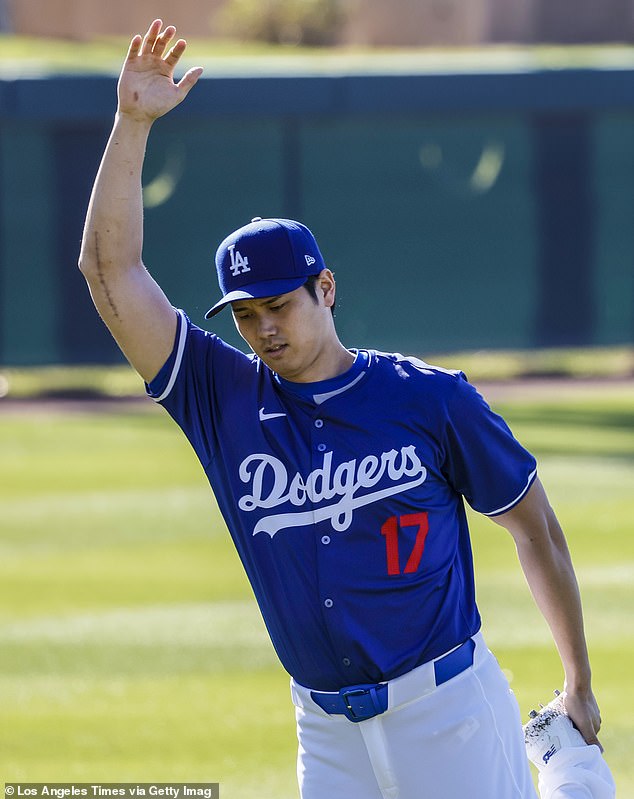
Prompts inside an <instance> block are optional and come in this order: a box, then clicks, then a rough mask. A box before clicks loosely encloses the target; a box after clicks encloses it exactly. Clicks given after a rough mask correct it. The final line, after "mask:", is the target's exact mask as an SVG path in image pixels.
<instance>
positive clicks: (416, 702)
mask: <svg viewBox="0 0 634 799" xmlns="http://www.w3.org/2000/svg"><path fill="white" fill-rule="evenodd" d="M474 640H475V642H476V647H475V651H474V663H473V666H472V667H470V668H468V669H466V670H465V671H463V672H462V673H461V674H458V675H457V676H456V677H454V678H453V679H451V680H449V681H448V682H446V683H443V684H442V685H440V686H439V687H436V685H435V680H434V670H433V664H432V663H426V664H424V665H423V666H420V667H418V668H417V669H414V670H413V671H411V672H409V673H408V674H405V675H403V676H402V677H399V678H397V679H396V680H392V681H391V682H390V683H389V694H388V696H389V700H388V709H387V711H386V712H385V713H383V714H381V715H378V716H375V717H374V718H371V719H367V720H366V721H361V722H359V723H354V722H351V721H349V720H348V719H346V718H345V717H344V716H340V715H328V714H327V713H326V712H325V711H323V710H322V709H321V708H320V707H318V706H317V705H316V704H315V702H314V701H313V700H312V699H311V697H310V690H309V689H307V688H304V687H303V686H300V685H298V684H297V683H296V682H295V681H291V695H292V698H293V703H294V704H295V707H296V718H297V734H298V740H299V751H298V767H297V771H298V780H299V786H300V794H301V797H302V799H324V797H328V799H466V797H469V799H536V796H537V795H536V793H535V790H534V787H533V782H532V778H531V774H530V769H529V765H528V760H527V757H526V750H525V747H524V736H523V732H522V724H521V719H520V712H519V708H518V706H517V702H516V700H515V697H514V695H513V693H512V692H511V690H510V688H509V684H508V682H507V680H506V678H505V677H504V675H503V674H502V671H501V669H500V667H499V666H498V663H497V661H496V660H495V658H494V657H493V655H492V654H491V653H490V652H489V650H488V649H487V647H486V645H485V643H484V641H483V639H482V636H481V635H480V634H478V635H476V636H475V637H474Z"/></svg>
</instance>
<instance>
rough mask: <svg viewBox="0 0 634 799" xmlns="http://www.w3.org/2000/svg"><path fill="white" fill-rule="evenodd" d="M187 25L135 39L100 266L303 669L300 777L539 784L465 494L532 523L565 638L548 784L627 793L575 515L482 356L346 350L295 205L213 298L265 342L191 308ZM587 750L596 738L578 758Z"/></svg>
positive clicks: (541, 587) (526, 526) (399, 783)
mask: <svg viewBox="0 0 634 799" xmlns="http://www.w3.org/2000/svg"><path fill="white" fill-rule="evenodd" d="M174 34H175V29H174V28H173V27H172V26H168V27H165V28H163V26H162V23H161V21H160V20H156V21H155V22H154V23H152V25H151V26H150V27H149V29H148V31H147V33H146V34H145V36H140V35H137V36H135V37H134V38H133V39H132V42H131V45H130V49H129V52H128V56H127V59H126V61H125V64H124V67H123V70H122V73H121V77H120V80H119V88H118V99H119V103H118V109H117V115H116V119H115V123H114V127H113V131H112V134H111V137H110V139H109V142H108V144H107V147H106V151H105V154H104V157H103V160H102V163H101V166H100V169H99V173H98V175H97V179H96V182H95V186H94V189H93V194H92V198H91V201H90V206H89V210H88V216H87V220H86V227H85V230H84V237H83V243H82V253H81V259H80V267H81V269H82V271H83V273H84V275H85V277H86V279H87V280H88V283H89V286H90V290H91V293H92V297H93V299H94V302H95V305H96V307H97V309H98V311H99V313H100V314H101V316H102V318H103V319H104V321H105V322H106V324H107V325H108V327H109V328H110V330H111V332H112V334H113V336H114V337H115V339H116V340H117V342H118V343H119V345H120V347H121V349H122V350H123V352H124V353H125V355H126V356H127V358H128V360H129V361H130V363H131V364H132V365H133V366H134V368H135V369H136V370H137V371H138V372H139V374H140V375H141V376H142V378H143V379H144V380H145V381H146V384H147V390H148V393H149V394H150V396H152V397H153V398H154V399H155V400H156V401H157V402H159V403H160V404H161V405H163V406H164V407H165V409H166V410H167V411H168V413H169V414H170V415H171V416H172V417H173V418H174V419H175V420H176V422H177V423H178V424H179V425H180V426H181V428H182V429H183V431H184V433H185V434H186V436H187V437H188V439H189V441H190V442H191V445H192V446H193V448H194V450H195V452H196V454H197V455H198V458H199V459H200V461H201V464H202V466H203V468H204V470H205V472H206V474H207V476H208V478H209V481H210V484H211V486H212V488H213V490H214V493H215V495H216V498H217V501H218V504H219V506H220V509H221V511H222V514H223V517H224V519H225V521H226V523H227V527H228V529H229V531H230V533H231V536H232V538H233V541H234V543H235V546H236V548H237V551H238V553H239V555H240V558H241V560H242V563H243V565H244V568H245V570H246V573H247V575H248V577H249V580H250V582H251V585H252V587H253V590H254V593H255V596H256V598H257V601H258V604H259V607H260V609H261V612H262V615H263V617H264V621H265V623H266V626H267V629H268V632H269V634H270V637H271V640H272V642H273V645H274V647H275V649H276V652H277V654H278V655H279V658H280V660H281V662H282V664H283V665H284V667H285V668H286V670H287V671H288V672H289V674H290V675H291V694H292V700H293V702H294V704H295V707H296V718H297V733H298V740H299V753H298V779H299V785H300V792H301V796H302V797H303V799H323V797H324V796H328V797H330V799H397V797H398V799H426V798H429V799H456V797H462V796H470V797H472V799H492V798H495V799H528V797H534V796H535V793H534V789H533V786H532V781H531V775H530V771H529V765H528V760H527V757H526V749H525V742H524V735H523V733H522V726H521V721H520V717H519V712H518V708H517V704H516V702H515V700H514V697H513V695H512V693H511V691H510V690H509V686H508V683H507V681H506V680H505V678H504V676H503V674H502V672H501V670H500V668H499V666H498V664H497V662H496V660H495V658H494V657H493V655H492V654H491V653H490V652H489V650H488V649H487V646H486V644H485V642H484V640H483V637H482V634H481V632H480V616H479V613H478V609H477V606H476V602H475V592H474V579H473V564H472V555H471V546H470V540H469V531H468V528H467V521H466V515H465V509H464V500H466V501H467V502H468V503H469V504H470V505H471V506H472V507H473V508H474V509H475V510H477V511H480V512H481V513H483V514H486V515H488V516H491V517H492V518H493V519H494V520H495V521H497V522H498V523H499V524H500V525H502V527H504V528H506V529H507V530H508V531H509V532H510V534H511V535H512V536H513V538H514V540H515V543H516V545H517V550H518V554H519V559H520V562H521V565H522V568H523V570H524V573H525V575H526V577H527V580H528V582H529V585H530V587H531V590H532V592H533V594H534V596H535V599H536V601H537V604H538V605H539V607H540V609H541V611H542V613H543V614H544V616H545V618H546V619H547V621H548V623H549V625H550V628H551V630H552V633H553V637H554V640H555V643H556V645H557V648H558V650H559V653H560V655H561V660H562V664H563V668H564V673H565V689H564V693H563V694H562V696H561V698H560V699H559V702H560V706H559V707H558V708H557V709H554V708H551V707H550V706H549V708H548V713H549V715H548V714H547V715H544V713H545V711H544V713H542V714H540V715H539V716H538V717H537V718H538V719H539V723H540V725H541V727H540V729H539V730H537V722H536V720H535V719H533V721H532V722H531V724H532V725H533V726H532V727H531V728H530V730H529V729H528V728H527V730H526V732H525V735H526V737H527V740H528V739H530V740H531V741H532V742H533V744H532V748H531V750H530V751H531V752H532V754H533V756H534V758H536V759H537V761H538V762H541V766H543V772H542V773H543V774H544V775H545V776H544V780H545V787H544V788H543V791H546V792H550V793H548V794H547V795H548V797H549V799H555V798H556V799H563V797H568V798H569V799H580V798H581V797H593V798H594V799H604V797H610V796H612V795H613V787H612V784H611V777H610V776H609V772H607V774H606V772H605V771H604V772H602V774H603V776H602V775H601V773H600V772H601V769H602V768H603V767H604V761H603V760H602V758H601V750H600V744H599V742H598V740H597V732H598V730H599V726H600V717H599V710H598V707H597V703H596V701H595V698H594V695H593V692H592V688H591V679H590V666H589V662H588V655H587V650H586V642H585V638H584V632H583V622H582V612H581V603H580V599H579V592H578V588H577V583H576V580H575V575H574V572H573V568H572V564H571V561H570V557H569V554H568V550H567V547H566V543H565V539H564V535H563V533H562V531H561V528H560V526H559V524H558V523H557V520H556V518H555V515H554V513H553V511H552V509H551V508H550V506H549V504H548V501H547V499H546V495H545V493H544V489H543V488H542V485H541V483H540V481H539V479H538V477H537V471H536V463H535V459H534V458H533V456H532V455H531V454H530V453H529V452H527V451H526V450H525V449H524V448H523V447H522V446H521V445H520V444H519V443H518V442H517V441H516V439H515V438H514V437H513V435H512V434H511V432H510V430H509V429H508V427H507V426H506V424H505V423H504V421H503V420H502V419H501V418H500V417H498V416H496V415H495V414H494V413H492V411H491V410H490V409H489V407H488V406H487V405H486V403H485V402H484V400H483V399H482V398H481V397H480V396H479V394H478V393H477V392H476V391H475V390H474V389H473V388H472V387H471V386H470V385H469V383H468V382H467V380H466V379H465V377H464V375H462V373H460V372H450V371H446V370H443V369H440V368H436V367H433V366H429V365H428V364H426V363H424V362H422V361H420V360H417V359H415V358H408V357H404V356H402V355H398V354H384V353H379V352H373V351H368V350H364V349H348V348H346V347H344V345H343V344H342V343H341V341H340V340H339V338H338V336H337V333H336V329H335V325H334V319H333V314H332V310H333V308H334V304H335V296H336V285H335V280H334V277H333V274H332V272H331V271H330V270H329V269H328V267H327V266H326V264H325V262H324V259H323V257H322V254H321V252H320V250H319V248H318V246H317V243H316V241H315V239H314V237H313V235H312V233H311V232H310V231H309V230H308V228H306V227H305V226H304V225H302V224H300V223H299V222H296V221H293V220H288V219H277V218H276V219H260V218H255V219H253V220H252V221H251V222H248V223H247V224H246V225H244V226H243V227H241V228H240V229H238V230H236V231H234V232H233V233H231V234H230V235H229V236H228V237H227V238H226V239H225V240H224V241H223V242H222V244H221V245H220V246H219V248H218V251H217V255H216V267H217V272H218V279H219V282H220V288H221V291H222V297H221V298H220V300H219V301H218V302H216V303H215V304H214V305H213V307H212V308H211V309H210V310H209V312H208V313H207V317H208V318H211V317H213V316H214V315H215V314H216V313H219V312H220V311H222V310H223V309H224V308H225V307H226V306H229V307H230V312H231V313H232V314H233V316H234V319H235V324H236V326H237V328H238V331H239V332H240V334H241V335H242V337H243V338H244V340H245V341H246V342H247V343H248V344H249V346H250V347H251V348H252V350H253V354H252V355H249V356H247V355H245V354H243V353H242V352H239V351H237V350H236V349H234V348H232V347H230V346H229V345H227V344H226V343H225V342H223V341H222V340H221V339H219V338H218V337H217V336H215V335H213V334H211V333H208V332H206V331H204V330H202V329H201V328H199V327H197V326H196V325H195V324H193V323H192V322H191V321H190V320H189V319H188V317H187V316H186V315H185V313H184V312H183V311H180V310H176V309H174V308H173V307H172V305H171V304H170V302H169V301H168V299H167V298H166V296H165V295H164V294H163V292H162V291H161V289H160V288H159V287H158V285H157V284H156V283H155V282H154V281H153V280H152V278H151V277H150V275H149V274H148V272H147V271H146V269H145V267H144V265H143V262H142V258H141V251H142V213H143V209H142V195H141V170H142V164H143V160H144V152H145V147H146V142H147V138H148V135H149V132H150V129H151V127H152V124H153V122H154V121H155V120H156V119H157V118H158V117H160V116H162V115H163V114H165V113H167V112H168V111H169V110H171V109H172V108H173V107H174V106H176V105H177V104H178V103H179V102H181V101H182V100H183V99H184V98H185V96H186V95H187V93H188V92H189V91H190V90H191V89H192V87H193V86H194V84H195V83H196V81H197V80H198V78H199V76H200V74H201V72H202V70H201V69H199V68H195V69H191V70H189V71H188V72H187V73H186V74H185V75H184V77H183V78H182V79H181V80H180V82H178V83H175V82H174V80H173V71H174V67H175V66H176V64H177V62H178V60H179V58H180V57H181V55H182V54H183V52H184V50H185V46H186V45H185V42H184V41H183V40H178V41H176V42H175V43H174V44H172V42H173V38H174ZM573 722H574V726H573ZM562 730H565V731H566V732H567V733H569V734H568V736H567V737H565V736H564V735H563V732H562ZM573 732H575V733H576V735H577V738H574V736H573V734H572V733H573ZM555 739H556V740H555ZM544 743H546V744H547V745H548V746H547V750H544V749H543V744H544ZM553 747H555V751H551V750H552V749H553ZM572 750H577V751H578V752H583V753H584V755H583V758H580V757H578V756H576V757H573V758H572V760H569V761H566V765H565V767H563V768H562V769H558V768H555V765H556V764H557V762H558V761H560V760H561V758H562V756H565V757H569V755H570V752H571V751H572ZM547 751H550V752H551V753H550V755H549V756H548V757H545V755H546V753H547ZM529 753H530V752H529ZM565 757H564V759H565ZM577 761H583V763H584V765H583V767H581V766H580V765H579V763H578V762H577ZM562 762H563V761H562ZM605 770H607V767H605ZM549 775H550V776H549ZM588 775H590V777H592V780H591V779H589V778H588ZM595 778H596V779H595ZM593 780H594V781H593ZM571 786H572V789H574V791H577V792H576V793H574V792H571ZM597 786H598V787H597ZM601 791H603V792H601Z"/></svg>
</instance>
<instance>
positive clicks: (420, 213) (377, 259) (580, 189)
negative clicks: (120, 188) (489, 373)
mask: <svg viewBox="0 0 634 799" xmlns="http://www.w3.org/2000/svg"><path fill="white" fill-rule="evenodd" d="M115 92H116V84H115V80H114V79H113V78H109V77H76V78H71V77H58V78H49V79H44V78H42V79H28V80H26V79H25V80H16V81H0V123H1V124H0V363H1V364H4V365H20V364H46V363H60V362H63V363H89V362H104V363H106V362H114V361H118V360H119V359H120V356H119V354H118V352H117V350H116V348H115V347H114V345H113V344H112V342H111V341H110V339H109V336H108V335H107V334H106V333H105V331H104V329H103V327H102V324H101V322H100V321H99V320H98V319H97V318H96V314H95V312H94V310H93V308H92V305H91V303H90V300H89V297H88V292H87V290H86V288H85V285H84V282H83V278H82V277H81V275H80V274H79V272H78V270H77V269H76V262H77V257H78V252H79V242H80V238H81V231H82V224H83V218H84V215H85V210H86V205H87V202H88V196H89V192H90V187H91V184H92V181H93V179H94V175H95V173H96V170H97V166H98V162H99V158H100V155H101V152H102V150H103V147H104V145H105V142H106V138H107V135H108V131H109V128H110V124H111V120H112V115H113V111H114V103H115ZM144 182H145V194H146V218H145V227H146V243H145V249H144V258H145V261H146V263H147V264H148V266H149V268H150V270H151V271H152V273H153V274H154V275H155V277H156V278H157V280H158V282H159V283H160V284H161V285H162V286H163V288H164V289H165V291H166V292H167V294H168V296H169V297H170V298H171V300H172V301H173V302H174V304H175V305H178V306H181V307H183V308H185V309H186V310H187V312H188V313H189V315H190V316H191V318H192V319H193V320H194V321H195V322H197V323H198V324H201V325H202V326H207V327H209V328H210V329H215V330H217V331H218V332H220V333H221V334H222V335H224V336H225V337H226V338H228V339H229V340H231V341H232V342H234V343H236V342H237V337H236V335H235V332H234V330H233V327H232V323H231V320H230V315H227V314H225V315H221V317H220V318H218V319H215V320H213V327H212V325H210V324H209V323H205V321H204V319H203V315H204V312H205V310H206V309H207V307H208V306H209V305H210V304H211V303H212V302H213V301H215V299H216V298H217V296H218V290H217V286H216V282H215V275H214V274H213V271H212V269H213V266H212V263H213V253H214V250H215V247H216V245H217V243H218V242H219V241H220V240H221V239H222V238H223V237H224V235H225V234H226V233H227V232H228V231H230V230H231V229H233V228H234V227H238V226H239V225H241V224H244V223H245V222H247V221H248V220H249V219H250V218H251V217H253V216H256V215H257V216H275V215H278V216H279V215H287V216H292V217H298V218H300V219H302V220H304V221H306V222H307V223H308V224H309V225H310V226H311V227H312V229H313V230H314V232H315V233H316V235H317V237H318V239H319V241H320V244H321V248H322V251H323V253H324V256H325V258H326V261H327V263H328V264H329V265H330V266H331V267H332V268H333V269H334V271H335V272H336V275H337V279H338V283H339V304H338V313H337V319H338V326H339V330H340V332H341V335H342V338H343V341H344V342H345V343H346V344H347V345H349V346H370V347H376V348H381V349H398V350H401V351H407V352H414V353H423V354H424V353H426V352H433V351H446V350H454V349H479V348H500V347H504V348H530V347H537V346H577V345H584V346H592V345H609V344H622V343H627V342H631V341H632V336H633V333H634V71H631V70H565V71H564V70H561V71H543V72H540V71H536V72H516V73H510V74H497V73H490V74H451V75H450V74H420V75H364V76H361V75H350V76H332V77H331V76H305V77H259V78H256V77H254V78H243V77H242V78H240V77H236V78H230V77H223V78H216V79H203V80H201V82H200V83H199V85H198V86H197V87H196V88H195V89H194V91H193V92H192V94H191V95H190V96H189V98H188V99H187V101H186V103H185V104H183V105H182V106H180V107H179V108H178V109H176V111H174V112H173V113H172V115H170V116H169V117H167V118H165V119H164V120H161V121H160V122H159V123H158V124H157V125H156V127H155V129H154V131H153V134H152V138H151V142H150V147H149V151H148V157H147V162H146V170H145V177H144Z"/></svg>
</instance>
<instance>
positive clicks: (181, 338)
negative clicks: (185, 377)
mask: <svg viewBox="0 0 634 799" xmlns="http://www.w3.org/2000/svg"><path fill="white" fill-rule="evenodd" d="M176 313H177V314H178V315H179V317H180V330H179V334H178V346H177V349H176V360H175V361H174V368H173V369H172V373H171V374H170V379H169V380H168V381H167V385H166V386H165V390H164V391H163V393H162V394H160V395H159V396H158V397H152V399H153V400H154V402H162V401H163V400H164V399H165V398H166V397H167V396H168V395H169V393H170V391H171V390H172V389H173V388H174V383H175V382H176V378H177V376H178V371H179V369H180V367H181V361H182V360H183V352H184V351H185V341H186V339H187V322H186V321H185V314H184V313H183V312H182V311H177V312H176Z"/></svg>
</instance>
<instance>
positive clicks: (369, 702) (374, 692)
mask: <svg viewBox="0 0 634 799" xmlns="http://www.w3.org/2000/svg"><path fill="white" fill-rule="evenodd" d="M380 688H382V689H383V690H382V691H381V694H379V693H378V689H380ZM339 696H340V697H341V699H342V702H343V708H342V709H343V714H344V716H345V717H346V718H347V719H348V720H349V721H354V722H359V721H365V720H366V719H371V718H374V716H378V715H379V714H380V713H385V711H386V710H387V685H383V686H381V685H380V684H379V685H350V686H348V687H347V688H342V689H341V690H340V691H339Z"/></svg>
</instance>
